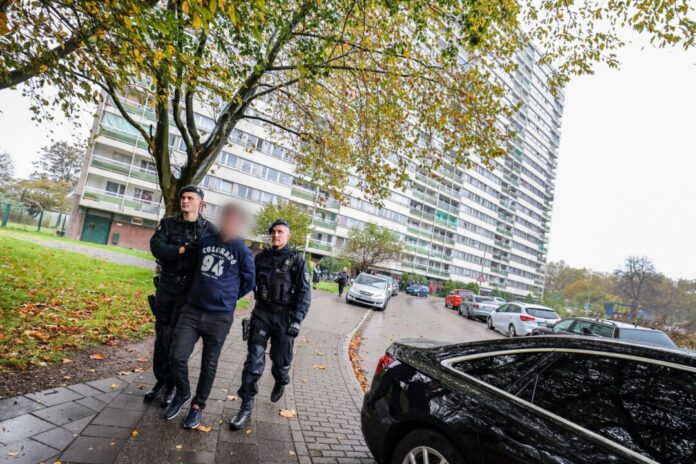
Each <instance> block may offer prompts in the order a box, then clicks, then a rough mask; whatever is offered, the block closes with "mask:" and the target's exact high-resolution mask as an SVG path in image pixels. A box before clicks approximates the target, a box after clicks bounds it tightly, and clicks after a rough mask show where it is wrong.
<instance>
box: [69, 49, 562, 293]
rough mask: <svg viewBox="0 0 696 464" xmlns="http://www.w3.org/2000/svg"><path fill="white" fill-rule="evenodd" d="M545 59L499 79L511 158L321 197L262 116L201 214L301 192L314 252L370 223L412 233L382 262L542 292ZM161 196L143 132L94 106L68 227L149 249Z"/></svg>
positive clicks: (216, 175) (529, 55)
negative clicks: (377, 196) (386, 191)
mask: <svg viewBox="0 0 696 464" xmlns="http://www.w3.org/2000/svg"><path fill="white" fill-rule="evenodd" d="M537 59H538V51H537V50H536V49H535V48H534V47H532V46H530V47H527V48H526V49H525V50H523V51H522V52H520V53H519V54H518V56H517V60H518V63H519V68H518V70H517V71H516V72H514V73H513V74H502V73H501V74H498V76H497V78H499V79H500V80H501V81H502V82H504V83H505V84H506V85H507V86H508V87H509V89H510V95H509V96H510V98H511V99H512V100H514V101H515V102H520V103H521V110H520V111H519V113H518V114H517V115H516V116H515V117H514V118H513V119H512V121H508V123H509V124H512V125H513V126H514V128H515V129H516V130H517V137H516V138H515V140H514V141H513V142H512V143H511V144H510V152H509V155H507V156H505V157H502V158H499V159H497V160H495V163H494V164H495V169H493V170H489V169H486V168H484V167H483V166H482V165H479V164H474V165H473V167H472V168H470V169H465V168H463V167H454V166H453V165H452V164H450V163H449V162H445V163H443V165H442V167H441V168H440V170H439V171H437V172H431V173H422V172H419V171H418V170H416V169H415V168H413V169H410V170H409V177H410V180H411V182H410V183H409V187H408V189H407V190H406V191H397V190H394V191H392V192H391V195H390V196H389V198H387V199H386V200H385V201H384V204H383V206H382V207H377V206H375V205H373V204H370V203H368V202H367V201H364V200H363V199H361V195H360V194H359V190H358V189H356V188H355V185H356V184H357V179H355V178H351V182H349V184H350V185H349V186H348V187H347V189H348V193H350V194H351V195H350V196H349V199H348V201H347V204H345V205H339V204H338V203H337V202H336V201H333V200H331V199H328V201H325V202H323V203H317V202H316V200H317V195H320V193H318V192H316V191H314V190H313V189H312V187H311V186H310V185H308V184H307V182H306V181H304V180H303V179H302V178H301V177H300V176H296V175H295V173H294V165H293V156H292V153H291V152H290V151H289V150H288V149H286V148H285V147H283V146H281V145H279V144H278V143H276V142H275V141H274V140H273V138H272V137H271V135H270V132H269V131H268V130H266V128H265V127H264V126H263V125H259V124H254V123H252V121H250V120H243V121H242V122H240V123H239V124H238V126H237V128H236V129H235V130H234V132H233V133H232V135H231V137H230V139H229V141H228V144H227V146H226V147H225V148H224V150H223V151H222V153H221V154H220V156H219V158H218V160H217V162H216V163H215V164H214V165H213V167H212V169H211V170H210V172H209V173H208V175H207V176H206V177H205V179H204V180H203V182H202V187H203V188H204V189H205V195H206V203H207V208H206V211H205V213H204V215H205V216H206V217H208V218H211V219H213V220H214V219H215V218H216V217H217V216H218V214H219V210H220V205H222V204H224V203H225V202H226V201H229V200H230V199H240V200H243V201H246V202H249V204H250V205H253V206H252V207H251V209H254V210H258V209H260V208H261V207H262V206H263V205H264V204H266V203H269V202H278V201H292V202H295V203H297V204H299V205H304V207H306V208H307V210H308V211H310V212H313V215H314V223H313V232H312V236H311V239H310V240H309V248H308V251H310V252H311V253H312V255H313V256H314V257H315V258H319V257H321V256H324V255H330V254H332V253H333V254H336V253H338V250H340V248H341V247H342V246H343V245H344V244H345V241H346V237H347V236H348V233H349V230H350V229H351V228H353V227H359V226H361V225H362V224H365V223H368V222H372V223H376V224H378V225H380V226H383V227H386V228H388V229H391V230H392V231H394V232H395V233H397V234H398V235H399V236H400V237H401V240H403V243H404V253H403V256H402V258H401V260H400V261H399V262H391V263H384V265H383V266H384V268H385V270H387V271H389V272H393V273H395V274H398V273H403V272H414V273H418V274H424V275H426V276H427V277H429V278H430V279H431V280H433V281H436V280H447V279H453V280H461V281H473V280H477V279H480V280H484V282H483V285H482V287H483V288H484V289H494V288H497V289H500V290H504V291H507V292H509V293H512V294H517V295H520V296H525V295H528V294H530V293H532V294H537V295H538V294H540V293H541V291H542V289H543V285H544V269H545V264H546V249H547V244H548V233H549V222H550V215H551V208H552V202H553V196H554V181H555V170H556V160H557V156H558V153H557V151H558V146H559V142H560V126H561V115H562V112H563V96H562V95H559V96H554V95H552V94H551V92H550V91H549V89H548V87H547V85H546V82H547V77H548V76H547V74H546V72H545V69H544V68H542V67H540V66H538V65H537V64H536V61H537ZM142 100H143V97H142V96H140V95H136V94H133V95H125V96H124V97H123V101H124V102H125V103H126V104H127V109H128V111H129V112H130V113H131V115H132V116H133V117H134V118H135V119H136V120H140V121H147V120H154V115H153V113H152V112H151V111H150V110H149V109H148V106H149V105H148V102H147V101H144V102H143V101H142ZM201 112H203V111H201ZM197 117H198V126H199V127H201V128H202V129H204V130H205V129H206V128H208V129H209V128H211V127H212V125H213V124H214V122H213V120H212V119H210V118H209V117H207V116H205V115H203V114H199V115H197ZM172 133H173V134H176V129H174V128H172ZM171 143H172V150H173V152H172V153H173V156H177V152H181V153H183V152H182V150H183V142H182V140H181V138H180V137H179V136H177V135H173V136H172V138H171ZM180 156H183V155H180ZM160 199H161V195H160V192H159V188H158V184H157V176H156V172H155V165H154V162H153V160H152V158H151V157H150V155H149V154H148V151H147V148H146V145H145V143H144V141H143V140H142V138H141V137H140V136H139V133H138V132H137V131H136V130H135V129H134V128H132V127H131V126H130V125H129V124H128V123H127V122H126V120H125V119H124V118H123V117H122V116H121V115H120V113H119V112H118V110H117V109H116V108H115V107H114V106H113V105H112V104H111V103H110V101H109V100H108V99H107V100H105V101H104V102H103V104H102V105H101V107H100V108H99V111H98V113H97V115H96V119H95V123H94V128H93V132H92V138H91V143H90V144H89V149H88V153H87V156H86V159H85V165H84V169H83V172H82V176H81V178H80V182H79V185H78V190H77V195H76V200H75V205H74V209H73V215H72V221H71V226H70V231H69V233H70V235H71V236H72V237H73V238H79V239H81V240H86V241H92V242H98V243H110V244H114V245H119V246H126V247H132V248H143V249H147V247H148V242H149V238H150V236H151V235H152V233H153V229H154V227H155V225H156V223H157V221H158V219H159V218H160V217H161V216H162V214H163V212H164V208H163V205H162V203H161V201H160Z"/></svg>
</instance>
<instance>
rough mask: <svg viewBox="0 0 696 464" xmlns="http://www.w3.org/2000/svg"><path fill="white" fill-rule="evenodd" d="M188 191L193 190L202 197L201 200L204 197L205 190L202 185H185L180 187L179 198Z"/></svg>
mask: <svg viewBox="0 0 696 464" xmlns="http://www.w3.org/2000/svg"><path fill="white" fill-rule="evenodd" d="M186 192H192V193H195V194H196V195H198V196H199V197H201V200H202V199H203V190H202V189H201V188H200V187H196V186H195V185H186V186H184V187H181V188H180V189H179V198H181V195H183V194H184V193H186Z"/></svg>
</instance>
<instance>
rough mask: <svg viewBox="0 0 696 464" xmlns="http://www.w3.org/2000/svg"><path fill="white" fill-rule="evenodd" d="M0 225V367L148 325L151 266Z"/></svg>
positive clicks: (60, 354) (61, 354)
mask: <svg viewBox="0 0 696 464" xmlns="http://www.w3.org/2000/svg"><path fill="white" fill-rule="evenodd" d="M13 233H14V232H3V233H0V276H1V277H0V323H1V327H2V330H1V331H0V368H2V367H26V366H29V365H33V364H37V363H39V362H41V361H46V362H55V361H60V360H61V359H63V358H67V357H69V352H70V350H72V349H76V348H82V347H85V346H89V345H96V344H103V343H109V342H111V341H113V340H117V339H130V338H138V337H142V336H144V335H146V334H148V333H150V332H151V331H152V324H151V314H150V310H149V308H148V306H147V302H146V295H147V294H148V293H150V292H152V290H153V288H152V271H150V270H147V269H143V268H139V267H134V266H123V265H119V264H114V263H109V262H106V261H101V260H97V259H94V258H90V257H87V256H85V255H84V254H79V253H71V252H67V251H63V250H58V249H53V248H48V247H42V246H37V245H35V244H33V243H31V242H29V241H27V240H21V239H18V238H15V237H12V236H11V234H13Z"/></svg>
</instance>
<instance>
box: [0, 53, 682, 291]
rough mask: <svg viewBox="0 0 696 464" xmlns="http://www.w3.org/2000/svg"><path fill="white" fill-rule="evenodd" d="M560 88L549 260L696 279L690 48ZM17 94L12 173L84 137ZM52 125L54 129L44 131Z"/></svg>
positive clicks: (4, 143)
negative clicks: (47, 148) (647, 263)
mask: <svg viewBox="0 0 696 464" xmlns="http://www.w3.org/2000/svg"><path fill="white" fill-rule="evenodd" d="M620 58H621V61H622V66H621V69H620V70H618V71H617V70H608V69H599V70H598V72H597V73H596V74H595V75H594V76H588V77H582V78H577V79H576V80H575V81H573V82H572V83H571V84H570V85H569V86H568V88H567V89H566V101H565V111H564V117H563V129H562V135H561V149H560V156H559V164H558V173H557V174H558V176H557V182H556V200H555V205H554V210H553V220H552V224H551V239H550V251H549V257H550V259H552V260H560V259H563V260H565V261H567V262H568V263H569V264H571V265H574V266H579V267H587V268H591V269H595V270H598V271H612V270H613V269H615V268H616V267H617V266H619V265H620V264H621V262H622V261H623V259H624V258H625V257H626V256H628V255H632V254H635V255H645V256H648V257H650V258H651V259H652V260H653V261H654V262H655V264H656V266H657V268H658V270H659V271H661V272H664V273H665V274H667V275H669V276H671V277H684V278H690V279H695V278H696V234H695V233H694V232H696V205H694V203H696V52H693V51H692V52H689V53H688V54H687V53H685V52H684V51H682V50H654V49H652V48H646V49H645V50H641V48H640V47H638V46H629V47H627V48H626V49H624V50H623V51H622V52H621V55H620ZM28 106H29V105H28V102H27V101H26V100H25V99H23V98H21V97H20V95H19V92H9V91H3V92H0V111H2V113H0V150H6V151H8V152H9V153H10V154H12V156H13V157H14V159H15V163H16V164H17V175H19V176H27V175H28V174H29V173H30V172H31V170H32V166H31V161H33V160H34V159H36V156H37V154H38V152H39V150H40V148H41V147H42V146H44V145H47V144H48V143H50V140H51V138H52V137H55V138H58V139H70V138H71V137H76V136H79V137H80V138H82V139H84V138H85V137H86V136H87V135H88V132H89V127H90V124H91V115H90V114H89V113H88V112H85V113H84V114H83V115H82V116H81V118H80V121H81V122H82V130H77V131H76V130H75V129H74V128H73V127H72V126H71V125H66V124H64V125H62V126H61V125H57V124H55V123H54V124H51V123H44V124H41V125H37V124H35V123H33V122H32V121H31V120H30V114H29V110H28ZM51 131H53V132H51Z"/></svg>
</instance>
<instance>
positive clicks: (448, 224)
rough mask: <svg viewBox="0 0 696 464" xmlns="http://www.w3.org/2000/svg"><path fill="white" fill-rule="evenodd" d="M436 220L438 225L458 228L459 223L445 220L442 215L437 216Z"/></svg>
mask: <svg viewBox="0 0 696 464" xmlns="http://www.w3.org/2000/svg"><path fill="white" fill-rule="evenodd" d="M435 222H436V223H437V224H438V225H441V226H445V227H447V228H448V229H452V230H457V224H456V223H452V222H450V221H447V220H445V219H442V218H441V217H437V216H436V217H435Z"/></svg>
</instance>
